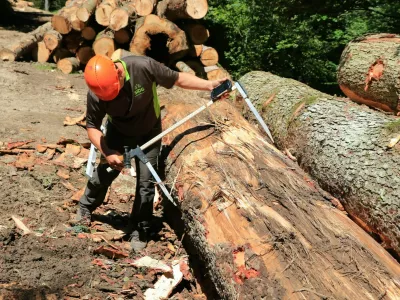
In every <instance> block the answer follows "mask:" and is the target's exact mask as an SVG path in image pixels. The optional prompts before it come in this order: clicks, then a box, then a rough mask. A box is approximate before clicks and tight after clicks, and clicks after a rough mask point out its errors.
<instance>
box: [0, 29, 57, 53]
mask: <svg viewBox="0 0 400 300" xmlns="http://www.w3.org/2000/svg"><path fill="white" fill-rule="evenodd" d="M50 29H51V24H50V23H46V24H43V25H42V26H39V27H38V28H36V29H35V30H34V31H32V32H30V33H28V34H27V35H26V37H24V39H23V40H21V41H19V42H18V43H16V44H13V45H11V46H10V47H8V48H7V49H3V50H1V51H0V58H1V59H2V60H3V61H4V60H6V61H15V60H18V59H21V58H23V57H25V56H27V55H30V54H31V53H32V50H33V48H34V47H35V45H36V44H37V42H40V41H41V40H42V39H43V35H44V34H45V33H46V32H47V31H48V30H50Z"/></svg>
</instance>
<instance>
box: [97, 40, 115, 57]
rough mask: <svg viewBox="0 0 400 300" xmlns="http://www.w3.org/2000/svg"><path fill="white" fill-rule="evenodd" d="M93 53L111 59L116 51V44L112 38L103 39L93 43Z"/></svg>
mask: <svg viewBox="0 0 400 300" xmlns="http://www.w3.org/2000/svg"><path fill="white" fill-rule="evenodd" d="M93 51H94V53H96V54H102V55H106V56H108V57H111V55H112V54H113V53H114V51H115V43H114V40H113V39H112V38H108V37H102V38H99V39H97V40H96V41H95V42H94V43H93Z"/></svg>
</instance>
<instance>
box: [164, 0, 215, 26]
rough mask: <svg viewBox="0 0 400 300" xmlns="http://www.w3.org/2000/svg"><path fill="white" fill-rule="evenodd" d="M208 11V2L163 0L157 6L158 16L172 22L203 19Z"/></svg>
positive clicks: (202, 0)
mask: <svg viewBox="0 0 400 300" xmlns="http://www.w3.org/2000/svg"><path fill="white" fill-rule="evenodd" d="M207 11H208V3H207V0H162V1H160V2H158V4H157V15H158V16H159V17H162V18H167V19H169V20H171V21H174V20H177V19H202V18H204V16H205V15H206V14H207Z"/></svg>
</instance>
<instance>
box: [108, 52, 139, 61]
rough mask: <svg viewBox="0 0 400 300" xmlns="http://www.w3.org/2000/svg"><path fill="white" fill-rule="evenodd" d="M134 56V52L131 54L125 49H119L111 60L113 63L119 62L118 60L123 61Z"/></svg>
mask: <svg viewBox="0 0 400 300" xmlns="http://www.w3.org/2000/svg"><path fill="white" fill-rule="evenodd" d="M131 55H134V54H133V53H132V52H129V51H127V50H124V49H117V50H115V51H114V53H113V54H112V55H111V59H112V60H113V61H115V60H117V59H121V58H124V57H127V56H131Z"/></svg>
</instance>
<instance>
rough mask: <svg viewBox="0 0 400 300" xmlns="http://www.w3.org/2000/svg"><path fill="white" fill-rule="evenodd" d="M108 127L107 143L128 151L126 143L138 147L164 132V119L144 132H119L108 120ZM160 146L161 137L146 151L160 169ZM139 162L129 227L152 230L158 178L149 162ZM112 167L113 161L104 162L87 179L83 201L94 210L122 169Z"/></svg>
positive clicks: (154, 165)
mask: <svg viewBox="0 0 400 300" xmlns="http://www.w3.org/2000/svg"><path fill="white" fill-rule="evenodd" d="M106 130H107V131H106V136H105V141H106V144H107V146H108V147H109V148H110V149H113V150H116V151H118V152H120V153H121V154H122V153H124V146H130V147H131V148H136V147H137V146H140V145H143V144H144V143H146V142H148V141H149V140H151V139H152V138H153V137H155V136H156V135H158V134H159V133H160V132H161V122H158V123H157V124H156V126H155V127H154V128H153V129H152V130H151V131H150V132H149V133H148V134H146V135H143V136H134V137H128V136H124V135H122V134H121V133H119V132H118V131H117V130H116V128H114V126H113V125H112V124H111V123H110V122H107V125H106ZM160 148H161V140H160V141H158V142H156V143H154V144H153V145H151V146H150V147H148V148H147V149H145V150H144V151H143V152H144V153H145V154H146V156H147V158H148V159H149V161H150V163H151V164H152V165H153V167H154V168H155V169H156V170H157V162H158V156H159V153H160ZM135 165H136V193H135V201H134V204H133V207H132V212H131V224H129V225H130V226H129V227H130V229H131V230H132V229H135V228H140V229H144V230H148V229H149V227H150V221H151V218H152V215H153V200H154V194H155V186H154V178H153V176H152V175H151V173H150V171H149V169H148V168H147V166H146V165H145V164H143V163H142V162H141V161H140V160H139V159H138V158H136V157H135ZM108 167H109V164H100V165H99V166H98V167H97V168H96V169H95V170H94V172H93V176H92V178H91V179H89V181H88V183H87V186H86V189H85V193H84V195H83V196H82V197H81V199H80V201H79V202H80V205H84V206H86V207H87V208H88V209H89V210H90V211H91V212H92V211H94V210H95V209H96V208H97V207H99V206H100V205H101V204H102V203H103V201H104V198H105V196H106V193H107V190H108V187H109V186H110V185H111V183H112V182H113V180H114V179H115V178H117V176H118V175H119V173H120V171H118V170H111V171H110V172H108V171H107V168H108ZM132 179H133V178H132Z"/></svg>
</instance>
